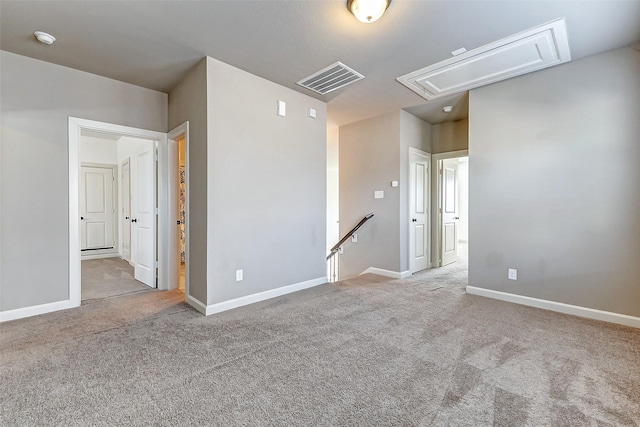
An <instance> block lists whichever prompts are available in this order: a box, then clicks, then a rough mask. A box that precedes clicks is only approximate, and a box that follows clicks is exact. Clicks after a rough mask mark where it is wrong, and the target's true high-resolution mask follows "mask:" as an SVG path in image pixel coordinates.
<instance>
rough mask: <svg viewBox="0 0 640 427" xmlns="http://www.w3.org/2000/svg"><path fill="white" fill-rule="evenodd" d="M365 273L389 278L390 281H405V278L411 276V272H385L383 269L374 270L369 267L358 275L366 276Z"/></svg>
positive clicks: (374, 268)
mask: <svg viewBox="0 0 640 427" xmlns="http://www.w3.org/2000/svg"><path fill="white" fill-rule="evenodd" d="M367 273H371V274H377V275H379V276H385V277H391V278H392V279H406V278H407V277H410V276H411V272H410V271H409V270H407V271H401V272H397V271H391V270H385V269H382V268H376V267H369V268H367V269H366V270H365V271H363V272H362V273H360V275H362V274H367Z"/></svg>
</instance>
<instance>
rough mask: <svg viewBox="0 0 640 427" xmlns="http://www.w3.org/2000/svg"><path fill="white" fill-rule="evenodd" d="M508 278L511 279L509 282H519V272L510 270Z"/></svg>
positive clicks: (513, 269)
mask: <svg viewBox="0 0 640 427" xmlns="http://www.w3.org/2000/svg"><path fill="white" fill-rule="evenodd" d="M507 277H508V278H509V280H518V270H516V269H515V268H510V269H509V273H508V274H507Z"/></svg>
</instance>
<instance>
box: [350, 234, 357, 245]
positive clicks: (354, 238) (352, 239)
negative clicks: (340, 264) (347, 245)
mask: <svg viewBox="0 0 640 427" xmlns="http://www.w3.org/2000/svg"><path fill="white" fill-rule="evenodd" d="M351 241H352V242H353V243H357V242H358V233H355V234H352V235H351Z"/></svg>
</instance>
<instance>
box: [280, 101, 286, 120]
mask: <svg viewBox="0 0 640 427" xmlns="http://www.w3.org/2000/svg"><path fill="white" fill-rule="evenodd" d="M278 115H279V116H280V117H284V116H286V115H287V103H286V102H284V101H278Z"/></svg>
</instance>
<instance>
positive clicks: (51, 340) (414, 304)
mask: <svg viewBox="0 0 640 427" xmlns="http://www.w3.org/2000/svg"><path fill="white" fill-rule="evenodd" d="M465 285H466V266H465V264H464V262H459V263H456V264H453V265H451V266H447V267H444V268H441V269H434V270H431V271H426V272H422V273H419V274H416V275H415V276H413V277H412V278H410V279H406V280H389V279H387V278H384V277H380V276H374V275H365V276H360V277H358V278H356V279H353V280H347V281H343V282H339V283H336V284H327V285H322V286H318V287H315V288H312V289H308V290H305V291H301V292H297V293H294V294H289V295H286V296H283V297H279V298H275V299H271V300H268V301H264V302H261V303H257V304H253V305H251V306H246V307H242V308H239V309H236V310H232V311H229V312H225V313H221V314H218V315H213V316H209V317H204V316H201V315H200V314H198V313H196V312H195V311H194V310H192V309H191V308H189V307H188V306H186V305H185V304H184V302H182V299H183V294H182V293H181V292H178V291H174V292H161V291H155V290H152V291H149V292H142V293H134V294H131V295H125V296H123V297H112V298H105V299H102V300H95V301H94V302H92V303H91V304H85V305H83V306H82V307H80V308H78V309H73V310H67V311H64V312H58V313H51V314H48V315H43V316H38V317H34V318H30V319H22V320H16V321H12V322H7V323H4V324H2V325H1V328H2V329H1V330H2V340H1V344H0V356H1V363H0V372H1V382H0V407H1V413H0V417H1V418H0V424H1V425H3V426H5V425H6V426H43V425H47V426H48V425H58V426H72V425H78V426H89V425H91V426H102V425H104V426H120V425H123V426H124V425H154V426H175V425H202V426H204V425H206V426H368V427H369V426H581V427H582V426H638V425H640V331H639V330H637V329H632V328H628V327H622V326H617V325H613V324H608V323H602V322H597V321H592V320H586V319H581V318H577V317H572V316H568V315H563V314H558V313H553V312H547V311H543V310H539V309H534V308H529V307H523V306H518V305H514V304H509V303H505V302H500V301H495V300H490V299H485V298H481V297H478V296H472V295H467V294H465V292H464V287H465Z"/></svg>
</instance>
